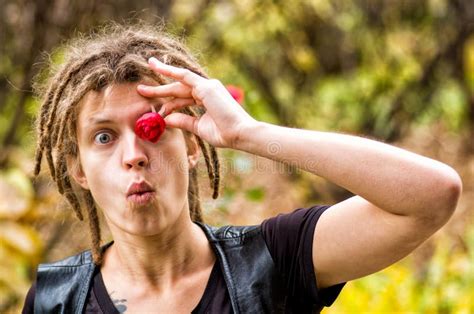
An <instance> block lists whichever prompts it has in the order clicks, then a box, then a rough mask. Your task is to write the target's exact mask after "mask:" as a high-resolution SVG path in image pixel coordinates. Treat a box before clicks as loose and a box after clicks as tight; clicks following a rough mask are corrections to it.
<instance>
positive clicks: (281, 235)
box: [23, 205, 345, 314]
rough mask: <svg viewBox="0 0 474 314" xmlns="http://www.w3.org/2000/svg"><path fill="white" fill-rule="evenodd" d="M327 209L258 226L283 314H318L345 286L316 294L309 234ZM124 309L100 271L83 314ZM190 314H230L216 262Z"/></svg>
mask: <svg viewBox="0 0 474 314" xmlns="http://www.w3.org/2000/svg"><path fill="white" fill-rule="evenodd" d="M328 208H329V206H319V205H318V206H313V207H310V208H298V209H296V210H295V211H293V212H291V213H289V214H279V215H278V216H275V217H272V218H269V219H266V220H265V221H263V222H262V236H263V238H264V240H265V242H266V244H267V247H268V249H269V251H270V255H271V256H272V258H273V261H274V263H275V266H276V268H277V270H278V271H279V273H280V274H281V276H282V279H283V280H284V283H285V285H286V287H287V289H288V291H289V296H288V310H287V313H311V312H313V313H314V312H319V311H320V310H321V309H322V308H323V307H324V306H330V305H331V304H332V303H333V302H334V301H335V300H336V298H337V296H338V295H339V293H340V291H341V289H342V288H343V287H344V285H345V282H344V283H340V284H337V285H334V286H331V287H328V288H325V289H320V290H318V289H317V285H316V276H315V274H314V269H313V258H312V251H313V250H312V245H313V234H314V228H315V227H316V223H317V221H318V219H319V217H320V216H321V214H322V213H323V212H324V211H325V210H327V209H328ZM35 289H36V283H34V284H33V285H32V287H31V288H30V290H29V291H28V294H27V297H26V299H25V305H24V308H23V313H33V307H34V296H35ZM114 303H115V305H114ZM125 307H126V304H122V303H121V302H120V300H115V299H113V296H109V294H108V292H107V290H106V288H105V285H104V282H103V280H102V276H101V273H100V271H96V273H95V274H94V279H93V283H92V289H90V290H89V295H88V298H87V302H86V309H85V313H120V312H122V311H121V309H125ZM192 313H193V314H204V313H219V314H223V313H232V307H231V304H230V297H229V294H228V291H227V287H226V285H225V281H224V277H223V273H222V271H221V269H220V267H219V263H218V262H217V261H216V263H215V264H214V267H213V268H212V271H211V275H210V276H209V280H208V283H207V286H206V288H205V290H204V294H203V296H202V298H201V301H200V302H199V304H198V305H197V306H196V308H195V309H194V310H193V311H192Z"/></svg>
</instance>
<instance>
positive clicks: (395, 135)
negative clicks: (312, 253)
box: [0, 0, 474, 313]
mask: <svg viewBox="0 0 474 314" xmlns="http://www.w3.org/2000/svg"><path fill="white" fill-rule="evenodd" d="M136 19H142V20H145V21H149V22H152V23H157V24H158V23H161V22H166V24H167V26H168V30H169V31H170V32H171V33H172V34H175V35H177V36H179V37H182V38H183V39H184V40H185V42H186V43H187V45H188V46H189V47H190V48H191V50H192V51H193V52H194V54H195V55H196V56H198V58H199V60H200V61H201V63H202V64H203V65H204V66H205V68H206V69H207V70H208V73H209V74H210V76H212V77H215V78H217V79H219V80H221V81H222V82H223V83H225V84H233V85H236V86H238V87H239V88H241V89H242V90H243V91H244V94H245V98H244V102H243V103H242V105H243V106H244V108H245V109H246V110H247V111H248V112H249V113H250V114H251V115H252V116H253V117H255V118H257V119H259V120H262V121H266V122H270V123H275V124H279V125H284V126H290V127H297V128H306V129H312V130H321V131H331V132H341V133H350V134H355V135H360V136H364V137H368V138H372V139H377V140H380V141H383V142H386V143H390V144H392V145H396V146H398V147H402V148H405V149H408V150H411V151H413V152H416V153H419V154H422V155H425V156H428V157H431V158H434V159H437V160H440V161H442V162H445V163H447V164H448V165H450V166H452V167H454V168H455V169H456V170H457V171H458V172H459V174H460V175H461V177H462V179H463V183H464V190H463V194H462V197H461V200H460V202H459V204H458V208H457V210H456V212H455V214H454V216H453V217H452V218H451V220H450V221H449V222H448V224H447V225H446V226H445V227H443V228H442V229H441V230H439V231H438V232H437V233H436V234H435V235H434V236H433V237H432V238H431V239H429V240H428V241H426V242H425V243H424V244H423V245H421V246H420V247H419V248H418V249H417V250H416V251H415V252H414V253H413V254H411V255H410V256H408V257H406V258H404V259H403V260H401V261H400V262H398V263H396V264H394V265H393V266H391V267H389V268H387V269H385V270H383V271H381V272H379V273H376V274H373V275H371V276H368V277H365V278H362V279H359V280H355V281H353V282H350V283H348V284H347V285H346V286H345V288H344V289H343V291H342V293H341V295H340V296H339V298H338V299H337V300H336V302H335V303H334V305H333V306H332V307H331V308H327V309H325V310H324V312H326V313H347V312H354V313H360V312H365V313H381V312H384V313H389V312H398V313H406V312H416V313H473V312H474V269H473V265H474V225H473V210H474V209H473V201H474V179H473V175H474V154H473V153H474V139H473V138H474V1H472V0H452V1H448V0H420V1H415V0H406V1H404V0H403V1H400V0H378V1H376V0H373V1H372V0H365V1H364V0H335V1H326V0H301V1H276V0H274V1H270V0H241V1H237V0H219V1H215V0H175V1H147V0H134V1H127V0H115V1H111V0H107V1H77V0H48V1H46V0H36V1H31V0H17V1H9V0H0V312H2V313H4V312H19V311H20V310H21V307H22V305H23V301H24V297H25V295H26V292H27V290H28V288H29V287H30V285H31V282H32V280H34V278H35V269H36V266H37V264H38V263H40V262H46V261H52V260H56V259H59V258H62V257H65V256H67V255H70V254H73V253H76V252H78V251H80V250H83V249H87V248H88V247H89V237H88V228H87V225H86V223H82V222H79V221H77V220H76V219H74V218H73V215H72V210H70V208H68V206H67V204H66V202H65V201H64V200H62V199H61V198H60V197H59V194H58V192H56V189H55V185H54V184H53V183H52V181H51V180H49V178H48V176H49V172H48V171H45V170H43V171H42V174H41V175H40V176H39V177H38V178H37V179H36V180H34V179H33V177H32V169H33V155H34V146H35V137H34V134H33V129H32V124H33V121H34V118H35V115H36V113H37V111H38V101H37V100H36V99H35V97H34V95H33V94H32V87H31V81H32V78H33V77H35V75H37V74H38V72H39V71H40V69H41V68H42V65H43V61H44V60H45V57H48V56H50V55H51V54H52V52H53V51H56V53H55V54H54V55H53V56H52V57H53V58H54V57H55V56H58V55H59V56H60V54H61V43H62V42H63V41H64V40H65V39H67V38H69V37H71V36H73V35H74V34H77V33H78V32H88V31H89V30H91V29H92V28H94V27H97V26H99V25H101V24H103V23H105V22H108V21H111V20H113V21H117V22H127V21H128V22H130V21H134V20H136ZM219 155H220V157H221V164H222V182H223V184H222V186H221V190H220V192H221V195H220V197H219V199H217V200H212V199H211V192H210V190H209V188H208V186H209V183H208V182H207V180H206V171H205V165H204V162H203V161H201V163H200V167H201V168H200V169H201V170H200V171H201V174H202V177H203V180H202V182H201V185H202V188H201V199H202V202H203V207H204V211H205V212H204V214H205V220H206V222H207V223H210V224H215V225H224V224H257V223H260V222H261V221H262V220H263V219H264V218H267V217H269V216H272V215H276V214H277V213H280V212H290V211H292V210H294V209H296V208H298V207H306V206H311V205H315V204H334V203H336V202H339V201H341V200H344V199H346V198H348V197H350V196H351V194H350V193H349V192H348V191H345V190H344V189H341V188H340V187H338V186H335V185H333V184H331V183H330V182H327V181H326V180H324V179H322V178H319V177H316V176H314V175H312V174H309V173H305V172H302V171H299V170H298V169H293V168H290V167H287V166H285V165H282V164H278V163H275V162H273V161H270V160H267V159H262V158H258V157H256V156H251V155H248V154H244V153H241V152H238V151H232V150H220V151H219ZM354 166H357V165H354ZM43 169H46V167H44V166H43ZM104 228H105V227H104ZM104 234H105V235H104V242H105V241H108V240H109V239H110V236H109V235H108V233H107V230H105V229H104Z"/></svg>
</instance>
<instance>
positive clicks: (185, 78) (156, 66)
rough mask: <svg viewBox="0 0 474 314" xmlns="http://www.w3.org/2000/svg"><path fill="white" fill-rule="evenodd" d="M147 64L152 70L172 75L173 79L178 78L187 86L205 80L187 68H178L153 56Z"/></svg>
mask: <svg viewBox="0 0 474 314" xmlns="http://www.w3.org/2000/svg"><path fill="white" fill-rule="evenodd" d="M148 64H149V65H150V66H151V68H152V69H153V70H154V71H156V72H159V73H160V74H163V75H165V76H168V77H172V78H174V79H175V80H178V81H180V82H181V83H184V84H186V85H189V86H196V85H197V84H198V83H200V82H203V81H205V80H206V79H205V78H203V77H202V76H200V75H197V74H196V73H194V72H192V71H190V70H188V69H184V68H178V67H175V66H172V65H169V64H165V63H163V62H161V61H159V60H158V59H156V58H155V57H151V58H150V59H148Z"/></svg>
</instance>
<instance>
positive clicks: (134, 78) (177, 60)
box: [34, 24, 220, 265]
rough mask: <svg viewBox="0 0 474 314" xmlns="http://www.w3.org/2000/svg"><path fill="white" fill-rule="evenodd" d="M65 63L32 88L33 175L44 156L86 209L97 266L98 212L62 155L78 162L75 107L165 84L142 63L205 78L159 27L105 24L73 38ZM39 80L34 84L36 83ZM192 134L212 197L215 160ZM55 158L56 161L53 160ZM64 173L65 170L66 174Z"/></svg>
mask: <svg viewBox="0 0 474 314" xmlns="http://www.w3.org/2000/svg"><path fill="white" fill-rule="evenodd" d="M62 51H63V53H64V61H63V62H62V63H61V64H59V65H55V64H54V63H53V62H49V63H48V66H47V67H46V69H47V70H48V73H47V74H46V78H45V79H44V78H43V79H42V80H41V82H38V83H36V84H35V89H36V92H37V94H38V95H39V97H41V101H42V105H41V109H40V112H39V114H38V117H37V119H36V135H37V143H36V145H37V146H36V153H35V168H34V175H35V177H36V176H37V175H38V174H39V173H40V170H41V161H42V158H43V155H45V156H46V160H47V163H48V166H49V170H50V173H51V177H52V178H53V180H54V181H55V182H56V184H57V187H58V190H59V192H60V193H61V194H62V195H64V196H65V198H66V199H67V201H68V203H69V204H70V205H71V207H72V209H73V210H74V212H75V214H76V216H77V218H78V219H79V220H83V211H82V209H81V207H82V206H81V203H82V205H83V206H85V208H86V210H87V216H88V217H87V218H88V221H89V230H90V236H91V242H92V257H93V260H94V263H96V264H97V265H100V264H101V263H102V251H101V250H100V241H101V235H100V226H99V218H98V214H97V208H96V205H95V202H94V199H93V197H92V194H91V193H90V191H88V190H85V189H83V188H80V191H79V193H78V192H77V191H75V188H73V185H72V184H71V178H70V175H69V171H70V170H71V169H68V164H67V162H66V160H67V157H73V159H74V160H76V161H77V160H78V152H79V149H78V143H77V134H76V122H77V117H78V114H79V112H78V111H79V109H78V108H79V104H80V102H81V100H82V99H83V97H84V96H85V95H86V94H87V93H88V92H89V91H101V90H102V89H103V88H105V87H106V86H108V85H112V84H118V83H127V82H130V83H131V82H139V81H142V80H145V79H148V80H150V79H151V80H152V81H155V82H157V83H158V84H165V83H167V82H168V81H169V79H167V78H165V77H163V76H161V75H157V74H155V73H154V72H153V71H152V70H150V68H149V67H148V63H147V60H148V59H149V58H150V57H152V56H153V57H156V58H157V59H159V60H160V61H162V62H164V63H167V64H171V65H174V66H177V67H183V68H187V69H189V70H191V71H193V72H194V73H197V74H199V75H201V76H203V77H206V78H207V77H208V76H207V75H206V73H205V72H204V70H203V69H202V68H201V67H200V66H199V64H198V63H197V61H196V60H195V58H194V57H193V56H192V55H191V54H190V53H189V52H188V51H187V50H186V48H185V47H184V45H183V44H182V43H181V42H180V41H179V40H178V39H175V38H173V37H172V36H171V35H170V34H169V33H165V32H164V31H163V26H150V25H144V24H134V25H118V24H109V25H107V26H105V27H103V28H102V29H100V30H99V31H98V32H94V33H91V35H88V36H84V35H78V36H77V38H76V39H73V40H72V41H69V42H68V43H67V44H66V45H64V46H63V47H62ZM38 81H39V80H38ZM178 111H180V112H183V113H186V114H189V115H192V116H195V117H198V116H201V115H202V114H204V112H205V109H203V108H202V107H197V106H189V107H185V108H182V109H179V110H178ZM184 133H186V134H187V135H186V134H185V136H195V138H196V140H197V142H198V144H199V147H200V148H201V151H202V153H203V156H204V160H205V163H206V167H207V172H208V175H209V180H210V186H211V189H213V193H212V198H213V199H216V198H217V197H218V194H219V178H220V174H219V168H220V166H219V159H218V156H217V152H216V150H215V148H214V147H213V146H212V145H210V144H207V145H206V144H205V143H204V142H203V140H202V139H201V138H199V137H198V136H196V135H193V134H192V133H189V132H187V131H185V132H184ZM54 157H55V158H54ZM196 168H197V167H193V168H191V169H190V170H189V186H188V199H189V207H190V216H191V219H192V220H193V221H197V222H202V213H201V204H200V199H199V188H198V175H197V169H196ZM68 170H69V171H68Z"/></svg>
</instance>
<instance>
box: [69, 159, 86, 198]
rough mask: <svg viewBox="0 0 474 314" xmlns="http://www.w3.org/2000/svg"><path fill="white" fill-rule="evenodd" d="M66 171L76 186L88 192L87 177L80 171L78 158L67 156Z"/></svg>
mask: <svg viewBox="0 0 474 314" xmlns="http://www.w3.org/2000/svg"><path fill="white" fill-rule="evenodd" d="M66 162H67V169H68V171H69V173H70V175H71V176H72V178H73V179H74V181H76V183H77V184H79V185H80V186H81V187H82V188H83V189H86V190H89V184H88V183H87V177H86V176H85V174H84V171H83V170H82V166H81V163H80V161H79V157H72V156H67V159H66Z"/></svg>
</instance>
